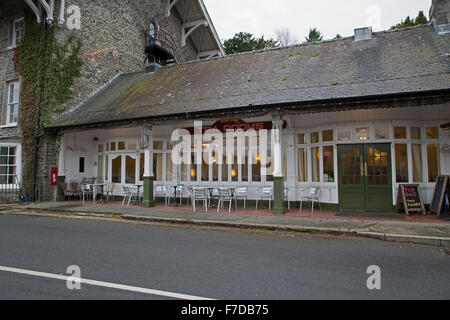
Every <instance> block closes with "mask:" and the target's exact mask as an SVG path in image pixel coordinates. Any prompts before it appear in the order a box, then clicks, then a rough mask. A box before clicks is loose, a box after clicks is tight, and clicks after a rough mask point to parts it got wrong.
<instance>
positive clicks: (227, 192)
mask: <svg viewBox="0 0 450 320" xmlns="http://www.w3.org/2000/svg"><path fill="white" fill-rule="evenodd" d="M218 192H219V202H218V203H217V212H219V209H220V205H222V207H223V203H224V202H226V201H228V202H229V203H230V204H229V206H228V213H230V212H231V204H232V203H233V199H234V197H233V194H232V192H231V189H229V188H219V189H218Z"/></svg>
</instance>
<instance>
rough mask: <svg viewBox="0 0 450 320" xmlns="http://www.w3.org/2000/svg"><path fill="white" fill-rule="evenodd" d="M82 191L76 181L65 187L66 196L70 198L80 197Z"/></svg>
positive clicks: (71, 181)
mask: <svg viewBox="0 0 450 320" xmlns="http://www.w3.org/2000/svg"><path fill="white" fill-rule="evenodd" d="M81 193H82V190H81V188H80V183H79V182H78V181H77V180H70V181H69V185H68V187H67V195H68V196H71V197H74V198H75V197H79V198H80V199H81V197H80V195H81Z"/></svg>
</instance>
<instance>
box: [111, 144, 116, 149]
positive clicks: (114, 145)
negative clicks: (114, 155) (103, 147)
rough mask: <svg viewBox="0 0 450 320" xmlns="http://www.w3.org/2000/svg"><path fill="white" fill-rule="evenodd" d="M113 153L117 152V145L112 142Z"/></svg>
mask: <svg viewBox="0 0 450 320" xmlns="http://www.w3.org/2000/svg"><path fill="white" fill-rule="evenodd" d="M111 151H116V143H115V142H111Z"/></svg>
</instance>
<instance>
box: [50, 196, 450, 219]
mask: <svg viewBox="0 0 450 320" xmlns="http://www.w3.org/2000/svg"><path fill="white" fill-rule="evenodd" d="M186 202H187V200H186V199H184V201H183V204H182V205H174V204H173V203H171V204H170V205H165V203H164V202H156V203H155V206H154V207H152V208H147V207H143V206H141V205H138V204H136V203H130V205H129V206H128V207H127V206H126V204H125V205H122V201H96V202H95V203H94V202H93V201H85V202H84V203H83V202H82V201H79V200H70V201H63V202H54V203H53V204H54V206H55V208H58V207H60V206H63V207H66V206H67V207H76V208H89V209H90V210H94V211H95V208H98V211H100V212H107V211H108V209H111V210H114V211H116V210H119V211H120V212H130V213H136V210H138V214H152V213H153V212H165V213H166V214H171V213H173V214H176V215H177V216H179V215H180V214H181V215H183V214H186V215H188V216H189V217H192V215H194V216H199V217H201V216H204V215H205V214H208V216H210V215H211V214H216V215H218V216H227V215H230V216H233V215H236V216H248V217H276V218H281V219H283V218H297V219H299V220H300V219H308V220H309V219H314V220H336V221H339V220H340V221H399V222H400V221H401V222H418V223H444V224H450V219H449V217H448V216H447V218H446V219H445V217H442V216H441V217H440V218H437V217H436V216H434V215H429V214H428V215H425V216H424V215H422V214H412V215H409V216H406V215H405V214H404V213H367V212H360V213H359V214H358V213H354V212H350V213H348V214H347V213H341V212H337V211H335V210H319V209H314V212H312V210H311V208H309V207H308V206H307V207H306V208H302V210H301V211H300V210H299V208H298V207H296V208H294V207H291V209H290V210H288V209H286V213H285V214H283V215H278V214H273V213H272V211H271V210H269V208H268V206H267V203H264V205H261V206H260V207H259V208H258V209H256V207H253V206H251V207H247V208H245V210H244V208H243V205H242V204H241V203H238V208H237V209H234V203H233V206H232V210H231V211H230V213H228V208H226V207H225V208H221V209H220V210H219V212H217V207H216V206H215V205H214V206H211V207H208V210H207V211H205V208H204V207H201V206H199V207H197V208H196V212H193V208H192V205H191V204H189V205H187V204H186ZM371 215H373V216H371Z"/></svg>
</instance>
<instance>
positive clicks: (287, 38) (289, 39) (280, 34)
mask: <svg viewBox="0 0 450 320" xmlns="http://www.w3.org/2000/svg"><path fill="white" fill-rule="evenodd" d="M275 36H276V38H277V42H278V44H279V45H280V46H281V47H287V46H289V45H293V44H296V43H298V39H297V37H295V36H294V35H293V34H292V33H291V31H290V30H289V29H288V28H286V27H283V28H280V29H277V30H276V31H275Z"/></svg>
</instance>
